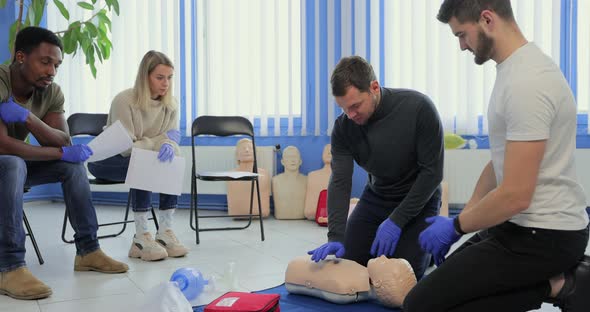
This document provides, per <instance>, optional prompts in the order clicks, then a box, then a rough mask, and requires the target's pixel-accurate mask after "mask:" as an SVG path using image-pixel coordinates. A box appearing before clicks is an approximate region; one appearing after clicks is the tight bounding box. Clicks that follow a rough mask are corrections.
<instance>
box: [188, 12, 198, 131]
mask: <svg viewBox="0 0 590 312" xmlns="http://www.w3.org/2000/svg"><path fill="white" fill-rule="evenodd" d="M192 3H193V9H192V10H191V11H192V17H193V18H192V21H191V30H192V32H191V46H192V47H193V48H192V49H191V51H192V53H191V62H192V63H193V66H192V69H193V73H192V79H191V81H192V86H190V87H191V91H192V92H191V109H192V110H191V111H192V114H193V116H194V118H192V119H193V120H194V119H195V118H196V117H197V116H199V114H198V107H199V106H198V105H197V101H198V97H197V94H198V93H197V92H198V88H197V86H198V83H197V82H198V81H199V75H198V72H199V62H198V61H197V60H198V58H197V53H198V49H197V47H198V45H199V42H198V41H197V16H198V15H197V1H193V2H192ZM191 128H192V127H191ZM191 131H192V129H191Z"/></svg>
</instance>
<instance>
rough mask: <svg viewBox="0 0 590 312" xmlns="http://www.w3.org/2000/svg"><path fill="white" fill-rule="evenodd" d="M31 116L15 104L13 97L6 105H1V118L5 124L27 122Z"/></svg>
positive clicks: (26, 110) (27, 111)
mask: <svg viewBox="0 0 590 312" xmlns="http://www.w3.org/2000/svg"><path fill="white" fill-rule="evenodd" d="M29 114H30V112H29V110H28V109H26V108H24V107H22V106H20V105H18V104H17V103H16V102H14V98H13V97H10V98H9V99H8V101H6V102H4V103H0V118H2V121H4V123H7V124H9V123H15V122H25V121H27V117H29Z"/></svg>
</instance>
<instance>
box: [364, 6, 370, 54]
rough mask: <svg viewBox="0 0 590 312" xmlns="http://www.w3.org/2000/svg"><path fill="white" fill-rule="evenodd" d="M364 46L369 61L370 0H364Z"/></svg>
mask: <svg viewBox="0 0 590 312" xmlns="http://www.w3.org/2000/svg"><path fill="white" fill-rule="evenodd" d="M365 6H366V8H365V24H366V26H365V46H366V49H365V50H366V53H367V61H368V62H369V63H371V0H365Z"/></svg>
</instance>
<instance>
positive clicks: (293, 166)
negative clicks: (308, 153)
mask: <svg viewBox="0 0 590 312" xmlns="http://www.w3.org/2000/svg"><path fill="white" fill-rule="evenodd" d="M281 164H283V166H284V167H285V171H290V172H293V171H299V166H301V156H300V155H299V151H298V150H296V149H294V148H293V149H291V148H289V149H285V151H284V152H283V158H282V159H281Z"/></svg>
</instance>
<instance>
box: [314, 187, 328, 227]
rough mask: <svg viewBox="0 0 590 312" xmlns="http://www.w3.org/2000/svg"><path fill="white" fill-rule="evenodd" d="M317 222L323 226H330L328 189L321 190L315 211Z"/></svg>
mask: <svg viewBox="0 0 590 312" xmlns="http://www.w3.org/2000/svg"><path fill="white" fill-rule="evenodd" d="M315 222H316V223H317V224H319V225H321V226H328V190H322V191H321V192H320V196H319V198H318V205H317V208H316V211H315Z"/></svg>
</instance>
